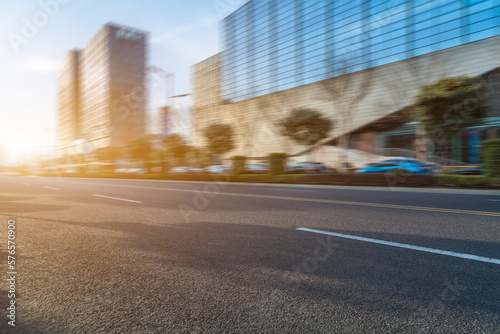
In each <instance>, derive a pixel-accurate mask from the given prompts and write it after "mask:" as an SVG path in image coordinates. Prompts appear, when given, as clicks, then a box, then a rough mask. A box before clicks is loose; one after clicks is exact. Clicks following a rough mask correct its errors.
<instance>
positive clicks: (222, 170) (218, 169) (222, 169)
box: [205, 165, 231, 174]
mask: <svg viewBox="0 0 500 334" xmlns="http://www.w3.org/2000/svg"><path fill="white" fill-rule="evenodd" d="M230 170H231V168H230V167H229V166H226V165H212V166H208V167H205V172H207V173H210V174H227V173H229V171H230Z"/></svg>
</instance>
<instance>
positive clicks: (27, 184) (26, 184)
mask: <svg viewBox="0 0 500 334" xmlns="http://www.w3.org/2000/svg"><path fill="white" fill-rule="evenodd" d="M22 184H24V185H25V186H31V184H29V183H25V182H23V183H22Z"/></svg>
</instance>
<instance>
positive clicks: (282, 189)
mask: <svg viewBox="0 0 500 334" xmlns="http://www.w3.org/2000/svg"><path fill="white" fill-rule="evenodd" d="M252 189H259V190H260V189H264V190H278V191H301V192H308V193H314V192H316V190H304V189H287V188H262V187H252Z"/></svg>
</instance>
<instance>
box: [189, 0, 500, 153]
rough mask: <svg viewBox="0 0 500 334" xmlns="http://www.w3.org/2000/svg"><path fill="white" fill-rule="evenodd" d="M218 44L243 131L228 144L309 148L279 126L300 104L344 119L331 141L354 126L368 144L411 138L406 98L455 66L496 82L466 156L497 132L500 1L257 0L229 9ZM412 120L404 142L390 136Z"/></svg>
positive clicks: (359, 141)
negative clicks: (481, 140)
mask: <svg viewBox="0 0 500 334" xmlns="http://www.w3.org/2000/svg"><path fill="white" fill-rule="evenodd" d="M222 45H223V50H222V53H221V77H222V91H221V99H222V101H223V103H222V104H221V105H220V106H219V107H218V110H219V111H218V114H219V115H221V117H220V119H221V120H222V121H224V122H226V123H230V124H231V125H232V126H233V127H234V129H235V133H236V135H237V148H236V149H235V150H234V151H233V152H230V153H229V154H228V156H230V155H236V154H241V155H246V156H263V155H265V154H267V153H271V152H286V153H288V154H299V153H301V152H303V151H306V150H309V149H310V148H309V147H304V146H299V145H296V144H294V143H293V142H291V141H290V140H289V139H287V138H286V137H283V136H281V135H280V134H279V129H278V127H279V121H280V119H282V118H283V117H285V116H286V115H287V114H288V113H289V112H290V111H291V110H292V109H293V108H298V107H307V108H313V109H316V110H318V111H320V112H321V113H323V114H324V115H325V116H327V117H330V118H331V119H332V120H334V121H335V122H336V127H335V129H334V131H332V133H331V135H330V136H331V137H330V138H329V139H328V140H325V141H324V143H325V144H329V145H339V144H341V143H340V142H341V138H343V137H345V135H346V134H349V135H350V139H351V140H349V142H350V144H349V145H350V146H351V147H352V148H357V149H359V150H362V151H368V152H371V153H379V151H380V149H381V148H387V147H390V146H391V145H396V144H397V147H399V148H403V147H406V146H407V147H408V148H409V149H411V150H414V149H415V143H414V142H415V138H416V136H415V130H416V129H415V127H414V126H413V128H411V124H412V122H411V119H408V117H406V116H407V115H406V113H405V112H406V111H407V109H408V106H409V105H411V104H412V102H413V100H414V98H415V96H416V94H417V92H418V91H419V89H420V88H421V87H422V86H424V85H428V84H433V83H435V82H436V81H437V80H439V79H440V78H444V77H452V76H459V75H467V76H479V75H484V80H486V83H485V85H489V86H488V87H490V88H491V87H493V88H492V90H491V96H490V104H489V114H488V119H487V122H486V124H485V126H484V127H483V128H481V129H471V132H470V133H469V135H468V136H467V137H466V138H467V140H466V142H462V144H461V145H462V146H464V145H465V146H467V147H472V149H471V150H470V152H469V151H467V152H468V153H467V154H463V155H462V156H461V159H462V160H463V161H469V162H477V152H478V145H476V143H477V142H478V141H479V139H481V138H483V137H485V138H486V137H490V136H497V133H498V131H497V129H498V127H499V125H500V109H499V108H500V106H499V104H498V103H497V102H495V101H498V98H495V96H497V94H498V92H499V86H498V85H499V84H500V80H499V79H498V76H496V75H490V76H488V75H486V74H487V73H492V72H491V71H493V70H494V69H495V68H498V67H499V66H500V58H499V57H498V54H500V4H499V3H498V1H494V0H484V1H451V0H439V1H436V0H433V1H403V0H400V1H378V0H371V1H365V0H363V1H362V0H350V1H347V0H343V1H324V0H308V1H287V2H283V1H278V0H269V1H264V0H252V1H249V2H248V3H247V4H245V5H244V6H243V7H241V8H240V9H238V10H236V11H235V12H234V13H233V14H231V15H230V16H228V17H226V18H225V19H224V20H223V21H222ZM196 94H197V92H196V86H195V95H196ZM196 114H197V115H196ZM200 117H201V114H198V110H195V121H197V120H199V119H200ZM205 121H206V120H205V119H203V118H202V122H205ZM404 124H406V125H404ZM405 126H406V127H407V128H408V127H409V128H410V129H409V130H410V131H411V134H410V137H407V138H406V139H404V138H403V137H400V138H399V139H400V141H403V143H402V145H401V143H397V139H396V138H393V139H391V137H394V136H395V135H397V131H400V130H401V131H403V129H401V127H405ZM391 131H392V132H393V133H391ZM405 131H406V130H405ZM460 138H461V140H463V137H462V136H460ZM323 151H325V150H324V149H323ZM326 151H328V150H326ZM463 151H464V153H465V152H466V150H465V149H464V150H463ZM325 154H329V153H328V152H327V153H325Z"/></svg>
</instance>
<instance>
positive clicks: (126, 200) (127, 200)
mask: <svg viewBox="0 0 500 334" xmlns="http://www.w3.org/2000/svg"><path fill="white" fill-rule="evenodd" d="M92 196H96V197H103V198H109V199H116V200H118V201H125V202H132V203H142V202H141V201H134V200H131V199H125V198H118V197H111V196H104V195H98V194H93V195H92Z"/></svg>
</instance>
